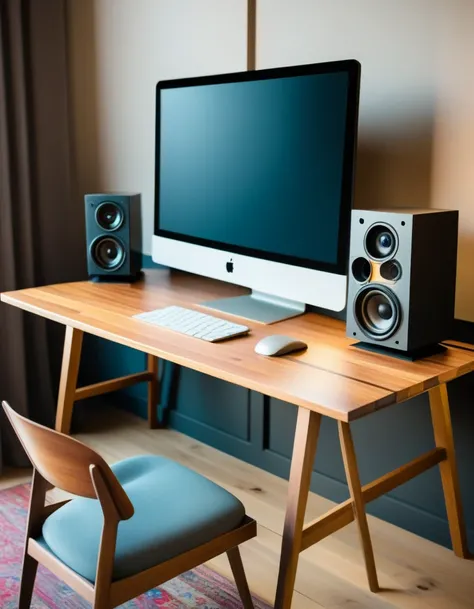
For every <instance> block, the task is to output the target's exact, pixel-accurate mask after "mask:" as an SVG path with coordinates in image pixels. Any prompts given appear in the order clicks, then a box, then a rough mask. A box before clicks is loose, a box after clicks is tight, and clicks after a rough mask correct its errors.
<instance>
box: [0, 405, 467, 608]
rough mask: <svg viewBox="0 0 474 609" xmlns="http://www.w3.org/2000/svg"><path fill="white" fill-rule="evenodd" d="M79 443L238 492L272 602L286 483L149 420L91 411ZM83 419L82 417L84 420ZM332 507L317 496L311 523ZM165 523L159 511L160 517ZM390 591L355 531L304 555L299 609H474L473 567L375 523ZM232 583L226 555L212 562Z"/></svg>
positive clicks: (255, 574) (247, 561) (250, 558)
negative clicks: (163, 463)
mask: <svg viewBox="0 0 474 609" xmlns="http://www.w3.org/2000/svg"><path fill="white" fill-rule="evenodd" d="M88 412H89V416H88V417H87V423H86V424H83V425H82V426H81V432H80V433H78V434H77V436H76V437H77V438H79V439H81V440H82V441H84V442H86V443H87V444H89V445H90V446H92V447H93V448H94V449H96V450H97V451H98V452H100V453H101V454H102V455H103V456H104V458H105V459H106V460H107V461H108V462H110V463H113V462H115V461H118V460H120V459H123V458H126V457H130V456H132V455H137V454H146V453H148V454H150V453H154V454H160V455H165V456H167V457H170V458H172V459H174V460H176V461H178V462H180V463H182V464H183V465H187V466H188V467H190V468H192V469H195V470H196V471H198V472H200V473H201V474H203V475H205V476H207V477H208V478H210V479H211V480H214V481H215V482H217V483H218V484H220V485H221V486H223V487H225V488H227V489H228V490H229V491H231V492H232V493H234V494H235V495H236V496H237V497H239V498H240V499H241V501H242V502H243V503H244V504H245V506H246V509H247V512H248V514H249V515H250V516H252V517H254V518H255V519H256V520H257V521H258V523H259V530H258V536H257V538H256V539H254V540H251V541H249V542H247V543H246V544H244V545H243V546H242V557H243V561H244V565H245V567H246V571H247V575H248V578H249V582H250V587H251V589H252V591H253V592H255V593H256V594H258V595H260V596H261V597H263V598H264V599H266V600H268V601H270V602H273V597H274V594H275V588H276V578H277V572H278V560H279V553H280V544H281V531H282V527H283V516H284V509H285V498H286V487H287V483H286V481H285V480H282V479H280V478H277V477H276V476H273V475H272V474H269V473H267V472H264V471H262V470H260V469H258V468H256V467H253V466H252V465H248V464H246V463H243V462H242V461H239V460H238V459H235V458H233V457H231V456H229V455H226V454H224V453H221V452H219V451H217V450H215V449H213V448H211V447H209V446H206V445H205V444H202V443H200V442H197V441H196V440H194V439H192V438H189V437H188V436H185V435H182V434H180V433H178V432H175V431H172V430H155V431H152V430H149V429H147V427H146V423H145V421H142V420H141V419H139V418H137V417H134V416H131V415H129V414H126V413H123V412H120V411H116V410H113V409H101V410H100V411H96V412H94V411H93V410H91V411H88ZM81 418H82V417H81ZM28 478H29V472H28V471H25V470H19V471H18V470H17V471H13V472H8V473H7V475H6V476H5V477H4V478H3V479H0V488H2V487H3V488H5V487H7V486H11V485H14V484H18V483H20V482H22V481H24V480H28ZM332 505H333V504H332V502H330V501H328V500H327V499H323V498H322V497H319V496H318V495H315V494H311V496H310V498H309V502H308V509H307V516H306V518H307V519H309V518H315V517H316V516H317V515H319V514H321V513H322V512H323V511H326V510H327V509H329V508H330V507H331V506H332ZM157 516H159V511H157ZM369 526H370V530H371V533H372V539H373V543H374V549H375V558H376V563H377V568H378V573H379V580H380V585H381V586H382V588H383V591H382V592H381V593H379V594H371V593H370V592H369V591H368V588H367V582H366V578H365V570H364V567H363V562H362V557H361V552H360V548H359V542H358V536H357V532H356V530H355V527H354V525H353V524H352V525H350V526H348V527H347V528H345V529H343V530H342V531H339V532H338V533H336V534H335V535H332V536H331V537H329V538H327V539H326V540H324V541H323V542H321V543H319V544H317V545H316V546H313V547H312V548H310V549H308V550H306V552H304V553H303V554H302V555H301V558H300V562H299V567H298V575H297V578H296V586H295V595H294V600H293V607H294V608H295V609H320V608H321V607H324V608H325V609H395V608H396V609H473V608H474V562H473V561H466V560H464V561H463V560H461V559H458V558H456V557H455V556H454V554H453V553H452V552H451V551H449V550H447V549H446V548H443V547H441V546H438V545H435V544H433V543H431V542H429V541H426V540H424V539H422V538H420V537H417V536H416V535H413V534H411V533H408V532H407V531H404V530H402V529H399V528H397V527H395V526H393V525H390V524H387V523H385V522H383V521H381V520H379V519H377V518H374V517H369ZM209 564H210V566H211V567H212V568H214V569H215V570H216V571H219V572H221V573H223V574H224V575H226V576H228V577H231V574H230V569H229V566H228V563H227V559H226V558H225V556H222V557H219V558H217V559H216V560H213V561H211V563H209Z"/></svg>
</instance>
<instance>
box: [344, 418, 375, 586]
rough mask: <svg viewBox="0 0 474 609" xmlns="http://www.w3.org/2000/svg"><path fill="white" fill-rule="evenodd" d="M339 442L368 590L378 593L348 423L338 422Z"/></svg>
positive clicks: (362, 496) (362, 497)
mask: <svg viewBox="0 0 474 609" xmlns="http://www.w3.org/2000/svg"><path fill="white" fill-rule="evenodd" d="M338 426H339V440H340V442H341V450H342V458H343V461H344V468H345V470H346V477H347V483H348V485H349V491H350V494H351V499H352V509H353V510H354V517H355V520H356V522H357V525H358V527H359V535H360V541H361V544H362V550H363V552H364V560H365V568H366V571H367V578H368V580H369V588H370V590H371V591H372V592H378V590H379V584H378V580H377V571H376V568H375V559H374V550H373V548H372V541H371V539H370V532H369V525H368V523H367V515H366V513H365V501H364V495H363V492H362V487H361V484H360V478H359V471H358V469H357V461H356V454H355V449H354V441H353V440H352V433H351V428H350V427H349V423H343V422H342V421H338Z"/></svg>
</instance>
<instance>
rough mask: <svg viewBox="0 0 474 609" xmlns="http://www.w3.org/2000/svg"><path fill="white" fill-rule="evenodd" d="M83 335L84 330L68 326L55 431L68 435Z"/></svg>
mask: <svg viewBox="0 0 474 609" xmlns="http://www.w3.org/2000/svg"><path fill="white" fill-rule="evenodd" d="M83 335H84V333H83V332H82V330H77V329H76V328H72V327H71V326H66V335H65V337H64V350H63V361H62V364H61V379H60V381H59V393H58V409H57V411H56V425H55V429H56V431H60V432H62V433H67V434H68V433H70V430H71V420H72V409H73V408H74V402H75V400H76V387H77V375H78V374H79V364H80V361H81V351H82V337H83Z"/></svg>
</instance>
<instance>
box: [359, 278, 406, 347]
mask: <svg viewBox="0 0 474 609" xmlns="http://www.w3.org/2000/svg"><path fill="white" fill-rule="evenodd" d="M354 317H355V320H356V322H357V325H358V326H359V328H360V329H361V330H362V332H363V333H364V334H365V335H366V336H368V337H369V338H372V339H374V340H385V339H387V338H389V337H390V336H392V334H393V333H394V332H395V331H396V330H397V328H398V326H399V325H400V321H401V309H400V303H399V301H398V298H397V297H396V296H395V294H394V293H393V292H392V291H391V290H389V289H388V288H386V287H385V286H381V285H374V284H371V285H368V286H366V287H364V288H362V289H361V290H360V291H359V293H358V294H357V296H356V298H355V301H354Z"/></svg>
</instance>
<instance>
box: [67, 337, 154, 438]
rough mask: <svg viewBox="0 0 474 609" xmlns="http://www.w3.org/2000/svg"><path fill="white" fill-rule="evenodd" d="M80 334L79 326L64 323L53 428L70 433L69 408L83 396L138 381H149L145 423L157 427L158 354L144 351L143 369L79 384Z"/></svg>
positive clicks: (102, 392)
mask: <svg viewBox="0 0 474 609" xmlns="http://www.w3.org/2000/svg"><path fill="white" fill-rule="evenodd" d="M82 338H83V332H82V330H78V329H76V328H72V327H71V326H66V336H65V339H64V351H63V362H62V367H61V380H60V383H59V394H58V409H57V412H56V425H55V429H56V431H60V432H62V433H66V434H69V433H70V431H71V420H72V411H73V408H74V403H75V402H76V401H77V400H85V399H87V398H92V397H94V396H97V395H102V394H104V393H110V392H111V391H118V390H119V389H124V388H125V387H131V386H132V385H136V384H137V383H148V424H149V427H150V428H151V429H156V428H157V427H160V424H159V421H158V416H157V408H158V402H159V395H160V388H159V387H160V386H159V380H158V358H157V357H155V356H154V355H147V369H146V370H145V371H144V372H136V373H134V374H127V375H126V376H121V377H119V378H115V379H110V380H108V381H101V382H100V383H94V384H93V385H87V386H85V387H79V388H78V387H77V377H78V373H79V364H80V360H81V350H82Z"/></svg>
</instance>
